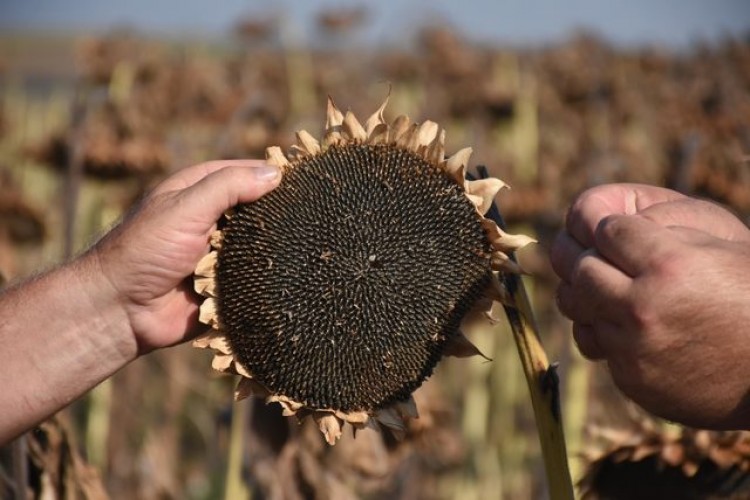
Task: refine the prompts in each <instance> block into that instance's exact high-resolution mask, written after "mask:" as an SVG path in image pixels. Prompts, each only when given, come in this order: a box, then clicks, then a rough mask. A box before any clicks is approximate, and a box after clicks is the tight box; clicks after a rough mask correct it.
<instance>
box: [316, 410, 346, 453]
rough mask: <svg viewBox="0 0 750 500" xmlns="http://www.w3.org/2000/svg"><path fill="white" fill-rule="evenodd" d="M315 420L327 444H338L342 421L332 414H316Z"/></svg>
mask: <svg viewBox="0 0 750 500" xmlns="http://www.w3.org/2000/svg"><path fill="white" fill-rule="evenodd" d="M313 418H314V419H315V421H316V422H317V423H318V428H319V429H320V432H322V433H323V436H325V438H326V442H327V443H328V444H330V445H334V444H336V441H337V440H338V439H339V438H340V437H341V425H342V423H343V422H342V421H341V420H340V419H339V418H338V417H336V416H335V415H332V414H330V413H322V412H316V413H315V414H313Z"/></svg>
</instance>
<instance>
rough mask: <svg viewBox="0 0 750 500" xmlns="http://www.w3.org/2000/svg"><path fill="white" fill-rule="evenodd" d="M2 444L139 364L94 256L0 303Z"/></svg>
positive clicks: (123, 317) (18, 288) (42, 278)
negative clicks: (133, 363) (129, 365)
mask: <svg viewBox="0 0 750 500" xmlns="http://www.w3.org/2000/svg"><path fill="white" fill-rule="evenodd" d="M0 318H2V319H0V343H1V344H2V348H1V349H0V381H2V383H3V386H4V387H3V389H2V390H1V391H0V409H1V411H0V443H3V442H6V441H8V440H9V439H11V438H13V437H14V436H16V435H18V434H20V433H21V432H23V431H24V430H26V429H28V428H29V427H31V426H33V425H34V424H36V423H38V422H39V421H41V420H43V419H44V418H46V417H48V416H49V415H51V414H52V413H54V412H56V411H57V410H59V409H61V408H63V407H64V406H66V405H68V404H69V403H70V402H72V401H73V400H75V399H76V398H78V397H80V396H81V395H82V394H84V393H85V392H86V391H88V390H90V389H91V388H93V387H95V386H96V385H97V384H98V383H99V382H101V381H102V380H104V379H105V378H107V377H108V376H110V375H112V374H113V373H114V372H116V371H117V370H118V369H120V368H121V367H123V366H124V365H125V364H127V363H128V362H130V361H131V360H133V359H134V358H135V357H136V351H137V347H136V342H135V340H134V338H133V335H132V332H131V331H130V328H129V323H128V321H127V316H126V314H125V312H124V309H123V308H122V306H121V305H120V304H119V302H118V298H117V295H116V293H115V291H114V290H113V289H112V287H111V286H110V285H109V283H108V282H107V280H106V278H104V276H103V274H102V273H101V270H100V269H99V268H98V263H97V260H96V258H95V257H94V256H93V254H89V255H85V256H83V257H81V258H79V259H77V260H75V261H73V262H71V263H69V264H66V265H64V266H62V267H60V268H57V269H55V270H53V271H50V272H48V273H46V274H44V275H42V276H40V277H38V278H35V279H33V280H32V281H29V282H26V283H23V284H21V285H19V286H16V287H13V288H11V289H9V290H7V291H5V292H4V293H3V294H2V295H0Z"/></svg>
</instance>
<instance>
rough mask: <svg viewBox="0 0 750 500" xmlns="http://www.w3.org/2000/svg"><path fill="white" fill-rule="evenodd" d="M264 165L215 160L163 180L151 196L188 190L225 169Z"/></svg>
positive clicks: (253, 161)
mask: <svg viewBox="0 0 750 500" xmlns="http://www.w3.org/2000/svg"><path fill="white" fill-rule="evenodd" d="M264 165H266V162H265V161H263V160H215V161H207V162H205V163H200V164H198V165H193V166H192V167H187V168H183V169H182V170H180V171H179V172H177V173H175V174H174V175H172V176H170V177H168V178H167V179H165V180H164V181H163V182H162V183H160V184H159V185H158V186H156V188H154V190H153V194H161V193H166V192H169V191H179V190H182V189H186V188H189V187H190V186H192V185H193V184H195V183H196V182H198V181H200V180H201V179H203V178H205V177H206V176H208V175H210V174H212V173H214V172H216V171H218V170H221V169H224V168H227V167H262V166H264Z"/></svg>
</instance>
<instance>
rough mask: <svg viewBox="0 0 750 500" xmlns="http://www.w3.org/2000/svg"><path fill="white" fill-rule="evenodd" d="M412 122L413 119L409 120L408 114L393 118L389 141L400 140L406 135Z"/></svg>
mask: <svg viewBox="0 0 750 500" xmlns="http://www.w3.org/2000/svg"><path fill="white" fill-rule="evenodd" d="M410 124H411V120H409V117H408V116H406V115H401V116H397V117H396V119H395V120H393V124H392V125H391V130H390V132H389V134H388V142H394V143H395V142H398V140H399V139H400V138H401V136H402V135H404V134H405V133H406V131H407V130H409V125H410Z"/></svg>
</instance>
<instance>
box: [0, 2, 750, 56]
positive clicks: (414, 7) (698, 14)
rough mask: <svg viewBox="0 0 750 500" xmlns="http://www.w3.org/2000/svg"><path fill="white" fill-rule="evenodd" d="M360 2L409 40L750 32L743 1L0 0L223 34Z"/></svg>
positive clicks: (86, 25) (87, 19) (22, 8)
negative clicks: (242, 25)
mask: <svg viewBox="0 0 750 500" xmlns="http://www.w3.org/2000/svg"><path fill="white" fill-rule="evenodd" d="M357 5H366V6H367V8H368V10H369V13H370V17H369V23H368V28H367V30H366V32H365V33H363V34H362V35H361V38H362V39H363V40H364V41H365V42H367V43H372V44H377V45H381V44H382V45H387V44H399V43H403V42H405V41H408V38H409V35H410V34H411V33H413V32H414V31H415V30H416V28H418V27H419V26H422V25H424V24H425V23H427V22H431V23H445V24H448V25H450V26H453V27H454V28H457V29H458V30H460V31H461V32H462V33H464V34H465V35H466V36H467V37H469V38H471V39H474V40H477V41H482V42H490V43H492V42H502V43H510V44H514V45H527V44H540V43H549V42H554V41H555V40H559V39H561V38H564V37H566V36H568V35H570V34H571V33H572V32H575V31H576V30H578V29H581V28H585V29H587V30H589V31H592V32H594V33H598V34H600V35H603V36H604V37H605V38H606V39H608V40H610V41H612V42H613V43H616V44H620V45H655V44H659V45H666V46H671V47H675V48H679V47H686V46H689V45H690V44H692V43H694V42H696V41H699V40H707V41H710V40H716V39H718V38H720V37H722V36H726V35H728V34H733V35H735V36H748V34H750V0H623V1H611V0H525V1H524V0H494V1H490V0H487V1H481V0H402V1H397V0H380V1H378V2H363V1H360V2H355V1H345V0H333V1H331V0H213V1H208V0H179V1H177V0H120V1H106V0H0V31H7V30H9V29H27V28H34V29H43V30H97V31H102V30H106V29H107V28H110V27H113V26H128V27H133V28H136V29H138V30H140V31H145V32H160V33H167V34H170V35H186V34H189V35H199V36H215V35H220V34H222V33H228V32H229V31H230V29H231V27H232V25H233V24H234V22H235V21H236V20H237V19H238V18H239V17H242V16H248V15H254V14H261V15H265V14H268V13H272V12H276V13H279V14H283V17H284V19H286V21H287V22H288V24H289V25H290V26H292V27H293V28H294V31H295V32H296V33H298V34H299V36H300V37H302V38H303V39H308V40H312V37H313V35H314V31H313V26H314V23H313V19H314V16H315V14H316V13H317V12H319V11H320V9H321V8H331V7H336V6H349V7H352V6H357Z"/></svg>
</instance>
